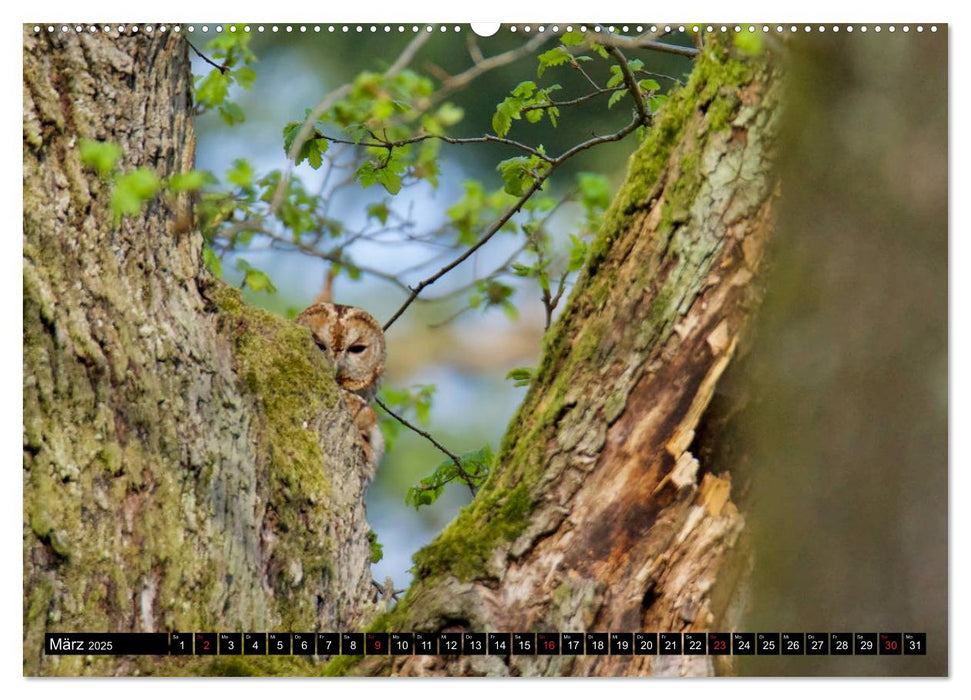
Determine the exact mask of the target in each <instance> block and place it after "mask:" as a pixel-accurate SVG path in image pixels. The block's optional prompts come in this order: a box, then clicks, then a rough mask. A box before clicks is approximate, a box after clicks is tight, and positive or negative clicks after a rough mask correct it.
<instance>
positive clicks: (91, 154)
mask: <svg viewBox="0 0 971 700" xmlns="http://www.w3.org/2000/svg"><path fill="white" fill-rule="evenodd" d="M78 150H79V151H80V152H81V163H82V164H83V165H84V167H86V168H88V169H89V170H95V171H97V173H98V175H100V176H101V177H106V176H107V175H109V174H111V172H112V171H114V169H115V166H116V165H117V164H118V161H119V160H121V157H122V155H124V151H123V150H122V148H121V146H119V145H118V144H117V143H113V142H111V141H92V140H91V139H81V141H80V142H79V143H78Z"/></svg>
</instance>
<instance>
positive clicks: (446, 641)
mask: <svg viewBox="0 0 971 700" xmlns="http://www.w3.org/2000/svg"><path fill="white" fill-rule="evenodd" d="M44 653H45V654H47V655H51V656H54V655H84V656H106V655H107V656H119V655H130V656H142V655H156V656H215V655H220V656H232V655H243V656H338V655H345V656H361V655H367V656H384V655H391V656H412V655H428V656H485V655H489V656H544V655H557V656H561V655H562V656H580V655H586V656H590V655H596V656H627V655H661V656H665V655H705V656H729V655H731V656H780V655H781V656H820V655H826V656H878V655H879V656H894V655H899V656H909V655H926V654H927V635H926V633H924V632H108V633H101V632H48V633H47V634H46V635H45V639H44Z"/></svg>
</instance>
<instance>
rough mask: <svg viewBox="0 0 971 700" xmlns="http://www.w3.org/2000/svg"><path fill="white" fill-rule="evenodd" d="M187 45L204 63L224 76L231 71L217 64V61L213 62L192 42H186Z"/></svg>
mask: <svg viewBox="0 0 971 700" xmlns="http://www.w3.org/2000/svg"><path fill="white" fill-rule="evenodd" d="M185 43H187V44H188V45H189V48H190V49H192V50H193V51H194V52H195V54H196V56H198V57H199V58H201V59H202V60H203V61H205V62H206V63H208V64H209V65H210V66H212V67H213V68H215V69H216V70H218V71H219V72H220V73H222V74H223V75H225V74H226V71H227V70H229V68H228V67H227V66H226V65H219V64H218V63H216V62H215V61H213V60H212V59H211V58H209V57H208V56H207V55H206V54H204V53H202V51H200V50H199V49H197V48H196V47H195V46H193V45H192V42H191V41H189V40H188V39H186V40H185Z"/></svg>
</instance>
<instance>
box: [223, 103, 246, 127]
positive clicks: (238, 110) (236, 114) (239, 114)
mask: <svg viewBox="0 0 971 700" xmlns="http://www.w3.org/2000/svg"><path fill="white" fill-rule="evenodd" d="M219 116H220V117H222V119H223V121H224V122H226V124H228V125H229V126H236V125H237V124H242V123H243V122H244V121H246V115H245V114H244V113H243V108H242V107H240V106H239V105H238V104H236V103H235V102H224V103H222V104H221V105H219Z"/></svg>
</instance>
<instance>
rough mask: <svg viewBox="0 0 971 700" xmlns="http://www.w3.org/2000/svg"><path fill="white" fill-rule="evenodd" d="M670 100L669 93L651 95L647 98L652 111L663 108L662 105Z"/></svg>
mask: <svg viewBox="0 0 971 700" xmlns="http://www.w3.org/2000/svg"><path fill="white" fill-rule="evenodd" d="M667 101H668V96H667V95H651V96H650V97H648V98H647V106H648V107H649V108H650V110H651V112H652V113H653V112H657V111H658V110H659V109H661V106H662V105H664V103H665V102H667Z"/></svg>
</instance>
